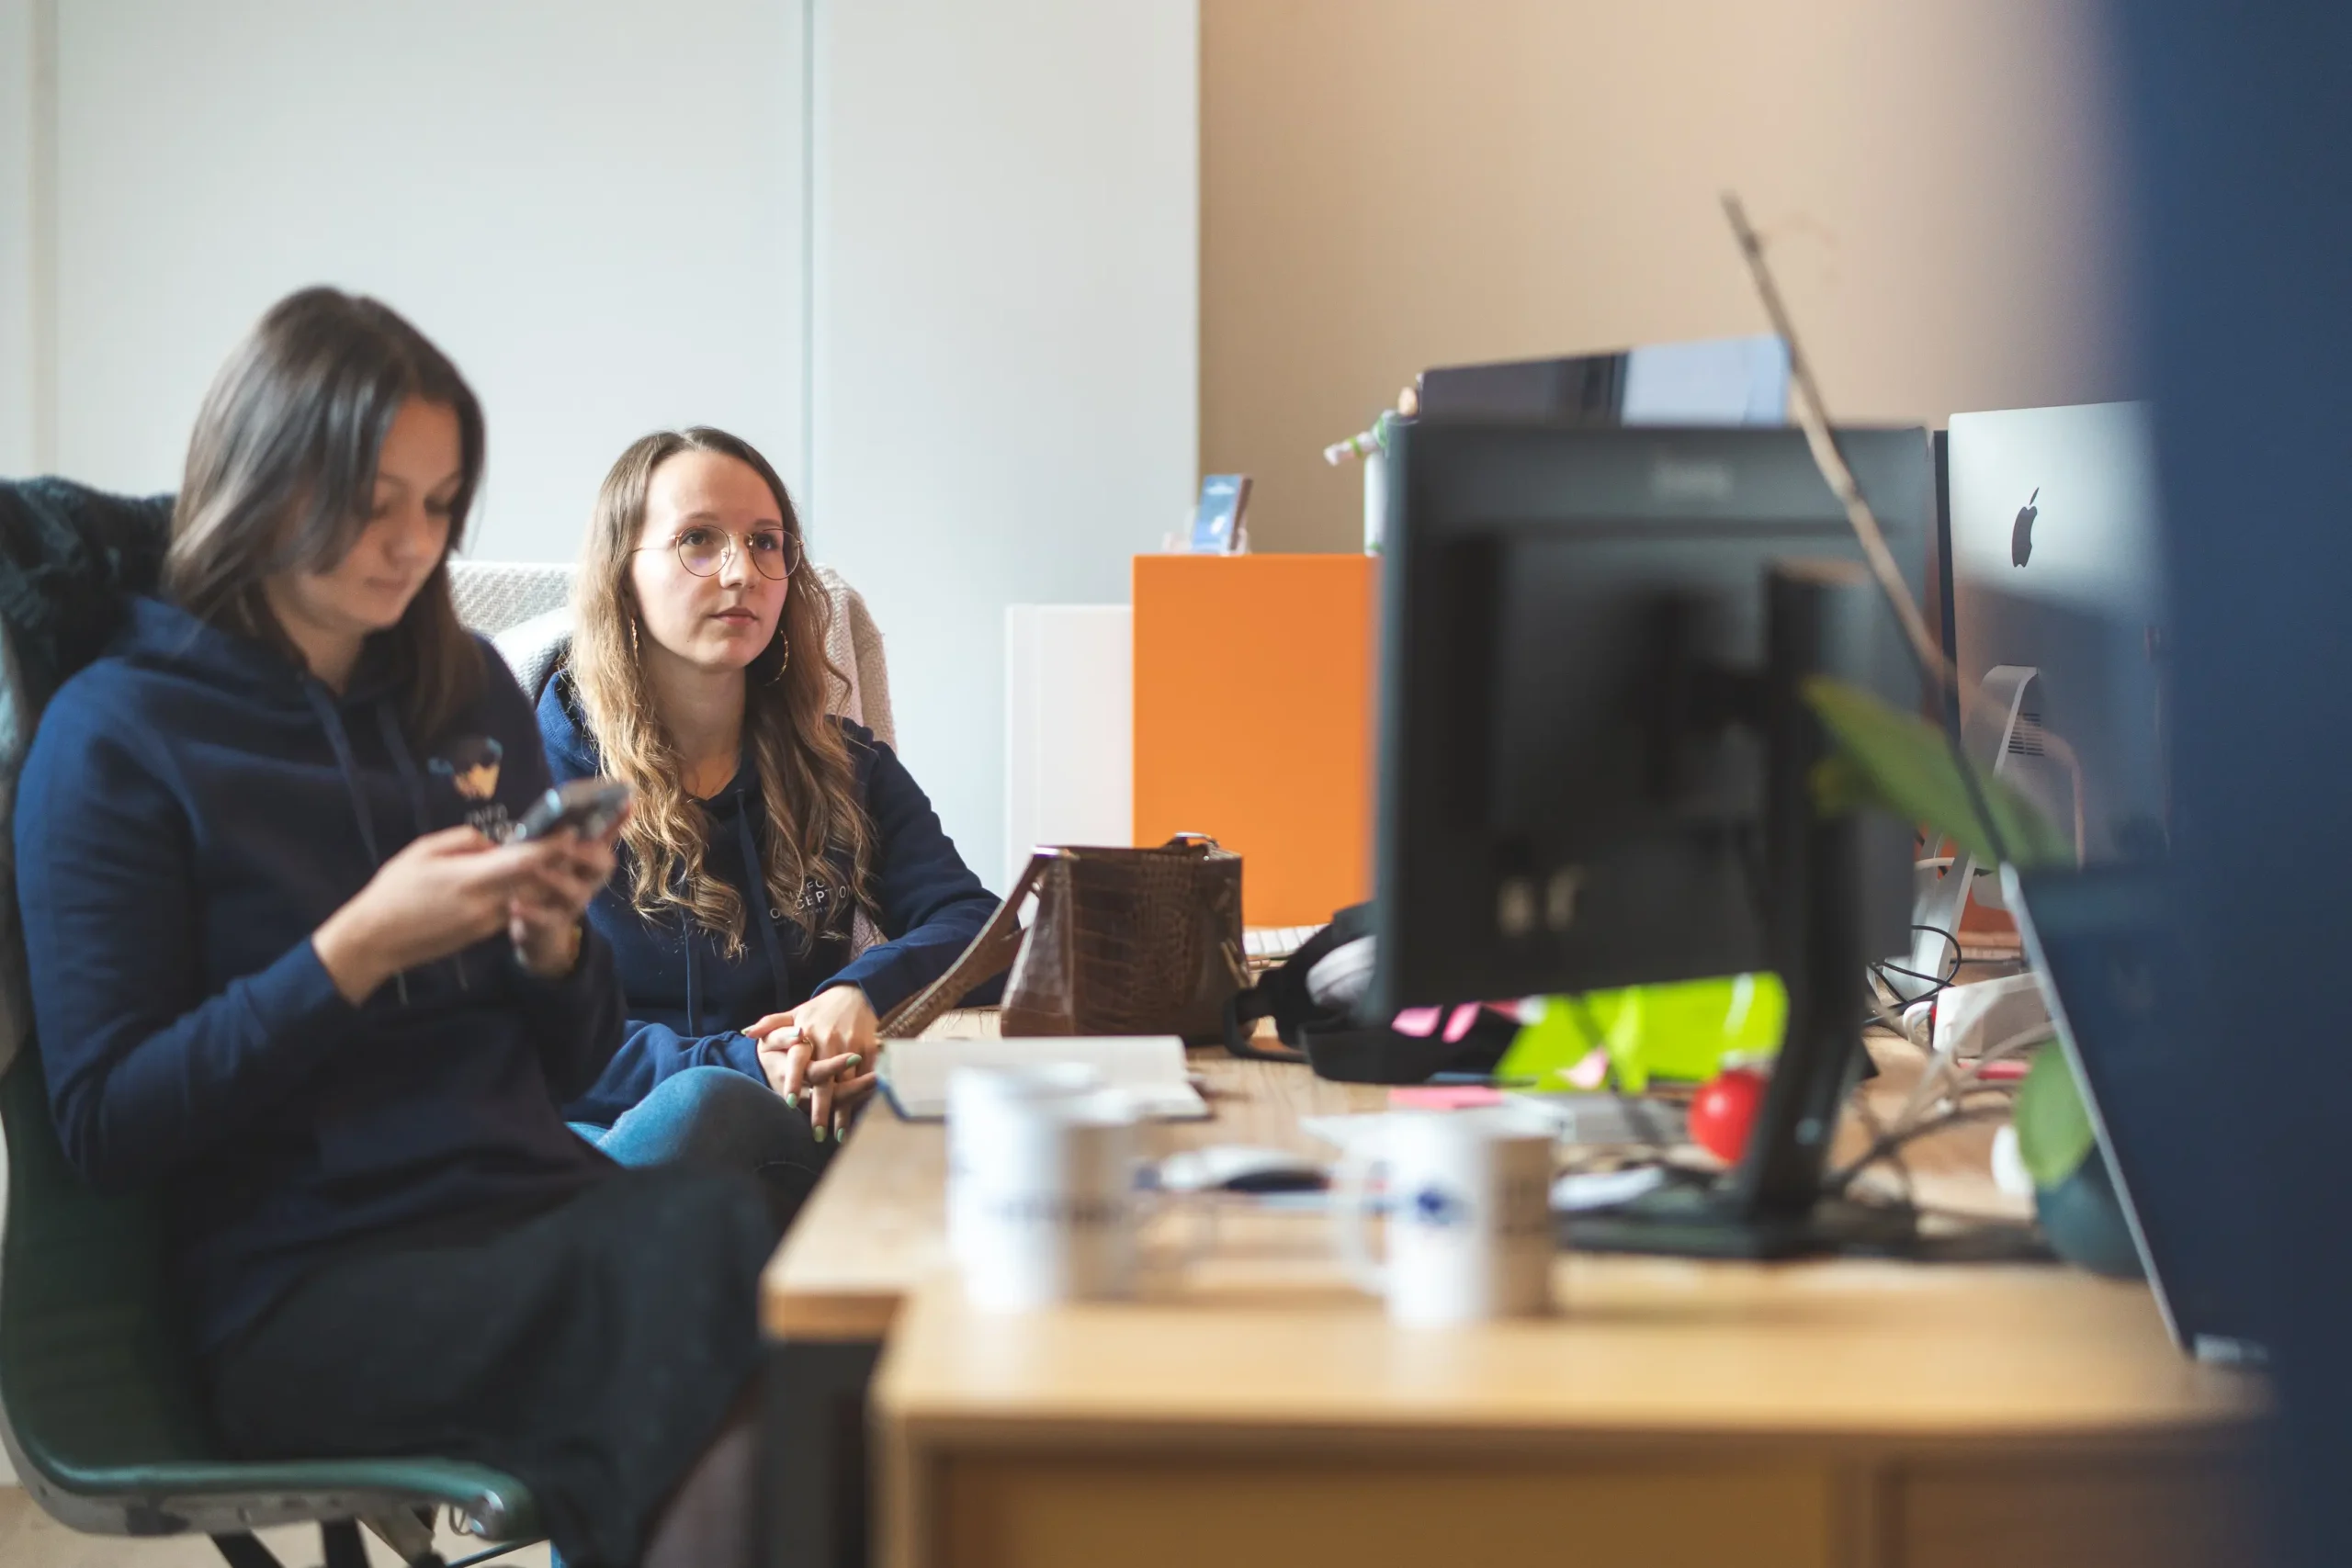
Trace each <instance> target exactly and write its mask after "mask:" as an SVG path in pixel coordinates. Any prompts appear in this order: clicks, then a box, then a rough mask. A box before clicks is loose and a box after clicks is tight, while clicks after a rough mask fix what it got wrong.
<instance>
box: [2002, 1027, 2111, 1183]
mask: <svg viewBox="0 0 2352 1568" xmlns="http://www.w3.org/2000/svg"><path fill="white" fill-rule="evenodd" d="M2017 1124H2018V1158H2019V1159H2020V1160H2022V1161H2023V1162H2024V1163H2025V1168H2026V1173H2027V1174H2028V1175H2030V1176H2031V1177H2032V1178H2033V1184H2034V1185H2035V1186H2036V1187H2041V1188H2045V1189H2046V1188H2052V1187H2055V1186H2057V1185H2058V1184H2059V1183H2060V1182H2062V1181H2064V1180H2065V1179H2067V1178H2068V1177H2070V1176H2072V1175H2074V1174H2075V1169H2076V1168H2078V1167H2079V1166H2080V1165H2081V1164H2082V1163H2083V1161H2084V1159H2085V1158H2086V1157H2087V1156H2089V1154H2090V1152H2091V1145H2092V1143H2093V1142H2094V1141H2095V1140H2094V1138H2093V1136H2092V1134H2091V1115H2090V1111H2088V1110H2086V1109H2085V1107H2084V1105H2083V1095H2082V1090H2081V1089H2080V1088H2078V1087H2077V1086H2076V1084H2075V1070H2074V1068H2073V1067H2072V1066H2069V1065H2068V1064H2067V1061H2066V1054H2065V1053H2064V1051H2061V1050H2060V1049H2059V1048H2058V1047H2057V1046H2055V1045H2044V1046H2043V1047H2042V1048H2041V1052H2040V1054H2038V1055H2036V1056H2035V1057H2034V1058H2033V1066H2031V1067H2030V1068H2029V1069H2027V1071H2026V1075H2025V1082H2024V1083H2022V1084H2020V1085H2018V1106H2017Z"/></svg>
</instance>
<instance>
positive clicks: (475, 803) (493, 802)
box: [425, 735, 511, 841]
mask: <svg viewBox="0 0 2352 1568" xmlns="http://www.w3.org/2000/svg"><path fill="white" fill-rule="evenodd" d="M505 756H506V748H505V747H503V746H502V745H500V744H499V743H498V742H497V741H496V740H495V739H492V738H491V737H490V736H487V735H463V736H459V737H458V739H456V740H454V741H452V742H450V744H449V750H448V752H447V755H445V756H439V757H435V758H434V759H433V760H432V761H429V762H427V763H426V764H425V766H427V767H428V768H430V769H432V771H433V772H434V773H438V774H439V775H441V776H442V777H444V778H446V779H447V780H448V781H449V783H450V784H451V786H452V787H454V788H455V789H456V790H457V792H458V799H460V800H462V801H464V802H466V803H467V804H468V805H469V806H470V807H473V809H471V810H470V811H468V812H467V813H466V821H467V823H468V825H469V826H470V827H473V828H475V829H478V830H480V831H481V833H482V834H484V835H485V836H487V837H489V838H492V839H495V840H502V841H503V840H504V839H505V837H506V835H507V832H508V830H509V829H510V826H511V825H510V823H509V821H508V819H507V812H506V807H504V806H503V805H502V804H500V803H499V801H498V799H497V795H498V764H499V763H500V762H501V761H503V760H504V758H505Z"/></svg>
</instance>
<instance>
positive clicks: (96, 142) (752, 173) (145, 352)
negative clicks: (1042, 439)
mask: <svg viewBox="0 0 2352 1568" xmlns="http://www.w3.org/2000/svg"><path fill="white" fill-rule="evenodd" d="M15 3H16V4H17V5H20V6H21V5H24V4H26V3H27V0H15ZM31 3H32V4H40V3H41V0H31ZM803 37H804V30H803V25H802V13H801V3H800V0H664V3H663V4H662V5H661V6H650V5H648V4H646V3H645V0H500V3H498V4H495V5H485V4H481V3H479V0H402V3H401V4H400V5H397V6H393V5H381V4H367V5H359V4H319V3H318V0H236V3H235V4H233V5H232V4H207V5H201V6H191V5H187V4H186V3H185V0H67V3H64V4H62V5H58V6H57V7H56V45H55V60H56V71H57V96H56V104H57V109H56V225H55V232H54V243H55V246H56V255H57V263H58V265H57V287H56V295H55V315H54V320H55V331H56V341H57V358H56V363H57V373H56V375H55V378H54V384H53V386H52V387H50V388H45V389H41V390H42V391H43V392H44V393H45V394H46V395H48V396H49V397H51V399H53V407H54V412H55V419H56V433H57V435H56V446H55V451H54V453H53V455H45V456H44V461H45V462H47V463H53V464H54V466H55V467H56V468H59V469H60V470H61V471H62V472H65V473H68V474H71V475H73V476H74V477H75V478H79V479H87V480H90V481H92V482H95V483H99V484H104V485H107V486H112V487H116V488H121V489H127V490H163V489H170V488H175V486H176V483H177V478H178V471H179V468H180V463H181V459H182V456H183V454H184V452H185V449H186V446H187V431H188V426H189V423H190V422H191V420H192V419H193V417H194V414H195V411H196V406H197V403H198V400H199V398H200V397H201V395H202V392H203V389H204V387H205V386H206V384H207V383H208V381H209V379H210V378H211V376H212V373H213V371H214V370H215V368H216V367H218V366H219V364H220V359H221V357H222V355H224V354H225V352H226V351H227V349H228V348H229V346H230V345H231V344H232V343H233V342H234V341H235V340H236V338H237V337H238V336H239V334H240V333H243V331H244V330H245V328H246V327H247V326H248V325H249V324H250V323H251V322H252V321H253V320H254V318H255V317H256V316H257V315H258V314H259V313H260V312H261V311H262V310H264V309H265V308H266V307H267V305H268V304H269V303H270V301H272V300H273V299H277V297H279V296H280V295H282V294H284V293H285V292H287V291H288V289H290V288H297V287H300V286H301V285H303V284H307V283H312V282H332V283H335V284H339V285H342V286H345V287H348V288H356V289H360V290H364V291H367V292H370V293H374V294H377V295H379V296H380V297H381V298H383V299H385V300H387V301H388V302H390V304H391V305H393V306H394V307H395V308H396V309H398V310H401V311H402V312H403V313H404V314H406V315H408V316H409V317H410V318H411V319H412V320H413V321H415V322H416V323H417V324H418V325H419V326H420V327H422V328H423V329H424V332H425V333H427V334H428V335H429V336H431V337H433V338H434V339H435V341H436V342H438V343H439V344H441V345H442V346H443V347H444V348H445V349H447V351H448V352H449V354H450V355H451V356H452V357H453V358H454V359H456V361H457V362H458V367H460V368H461V369H462V370H463V371H464V372H465V373H466V375H467V377H468V378H469V379H470V380H471V381H472V382H473V384H474V387H475V389H476V390H477V391H478V392H479V393H480V394H481V398H482V400H483V403H484V406H485V408H486V411H487V413H488V417H489V425H490V468H489V475H488V482H487V485H486V487H485V490H484V492H483V501H482V506H481V512H480V513H479V514H478V517H477V522H476V525H475V528H474V532H473V535H472V543H471V553H473V554H474V555H476V556H480V557H491V558H569V557H570V556H571V554H572V553H573V551H574V550H575V549H576V547H577V545H578V541H579V537H580V535H581V531H582V527H583V526H584V525H585V523H586V520H587V513H588V508H589V504H590V502H591V501H592V500H593V499H594V494H595V488H596V484H597V482H598V480H599V479H601V478H602V477H603V474H604V470H605V468H606V467H607V466H608V465H609V464H610V463H611V461H612V459H613V458H614V457H616V456H617V455H618V453H619V451H620V449H621V448H622V447H623V446H626V445H627V444H628V442H629V441H630V440H632V439H634V438H635V437H636V436H637V435H639V434H642V433H643V432H644V431H646V430H648V429H650V428H652V427H654V426H656V425H660V424H675V423H694V422H697V421H702V422H708V423H718V424H724V425H728V426H730V427H732V428H734V429H735V430H737V431H738V432H740V433H741V434H743V435H745V436H747V437H748V438H750V439H751V440H752V441H753V442H754V443H755V444H757V445H758V446H761V447H762V448H763V450H765V451H766V452H767V454H768V455H769V456H770V457H772V458H773V459H775V462H776V463H777V466H778V467H779V468H781V469H782V470H783V471H784V473H785V474H786V478H787V479H793V478H795V477H797V475H799V474H800V472H801V471H802V470H803V468H804V457H805V453H804V450H803V446H804V429H805V425H804V419H803V412H804V411H803V396H802V394H803V389H804V384H803V373H802V367H803V336H804V334H803V321H802V315H803V309H804V302H803V297H802V295H803V291H802V288H801V279H802V276H803V272H804V258H805V233H804V229H803V214H804V209H805V200H804V196H803V169H804V157H803V140H802V134H803V133H802V122H803V113H802V108H803V104H804V102H805V93H804V86H803V85H804V81H805V74H804V62H803V57H802V41H803ZM13 98H14V95H13V94H12V95H11V101H12V102H13ZM0 177H5V176H0ZM4 194H5V186H0V197H4ZM0 210H5V209H0ZM6 228H7V225H6V223H4V222H0V231H6ZM0 265H5V264H0Z"/></svg>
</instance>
